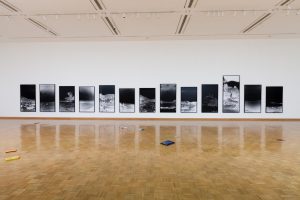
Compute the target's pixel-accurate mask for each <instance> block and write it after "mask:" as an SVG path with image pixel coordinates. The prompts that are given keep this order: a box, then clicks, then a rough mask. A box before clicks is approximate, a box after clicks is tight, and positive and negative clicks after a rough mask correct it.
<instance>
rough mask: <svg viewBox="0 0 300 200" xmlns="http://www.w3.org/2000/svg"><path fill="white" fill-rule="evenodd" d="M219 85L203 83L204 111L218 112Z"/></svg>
mask: <svg viewBox="0 0 300 200" xmlns="http://www.w3.org/2000/svg"><path fill="white" fill-rule="evenodd" d="M218 101H219V85H218V84H203V85H202V113H218V112H219V109H218Z"/></svg>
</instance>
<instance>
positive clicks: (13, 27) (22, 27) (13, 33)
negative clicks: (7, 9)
mask: <svg viewBox="0 0 300 200" xmlns="http://www.w3.org/2000/svg"><path fill="white" fill-rule="evenodd" d="M0 27H5V28H0V35H3V36H5V37H51V35H50V34H49V33H47V32H46V31H44V30H42V29H41V28H38V27H36V26H34V25H33V24H31V23H30V22H29V21H27V20H25V19H23V18H20V17H10V18H9V19H8V18H6V17H0Z"/></svg>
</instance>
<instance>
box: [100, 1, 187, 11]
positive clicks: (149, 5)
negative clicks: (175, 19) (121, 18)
mask: <svg viewBox="0 0 300 200" xmlns="http://www.w3.org/2000/svg"><path fill="white" fill-rule="evenodd" d="M102 1H103V3H104V4H105V6H106V8H107V9H108V10H119V11H166V10H167V11H168V10H178V9H183V8H184V4H185V1H186V0H102Z"/></svg>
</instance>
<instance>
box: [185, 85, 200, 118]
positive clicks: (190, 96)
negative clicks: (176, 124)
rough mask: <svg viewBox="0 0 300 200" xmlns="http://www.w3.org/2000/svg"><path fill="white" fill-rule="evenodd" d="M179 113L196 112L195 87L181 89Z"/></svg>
mask: <svg viewBox="0 0 300 200" xmlns="http://www.w3.org/2000/svg"><path fill="white" fill-rule="evenodd" d="M181 112H182V113H196V112H197V87H182V88H181Z"/></svg>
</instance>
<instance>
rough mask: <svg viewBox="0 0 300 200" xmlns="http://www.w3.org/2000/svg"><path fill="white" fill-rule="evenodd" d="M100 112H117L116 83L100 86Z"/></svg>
mask: <svg viewBox="0 0 300 200" xmlns="http://www.w3.org/2000/svg"><path fill="white" fill-rule="evenodd" d="M99 112H103V113H113V112H115V86H114V85H100V86H99Z"/></svg>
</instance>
